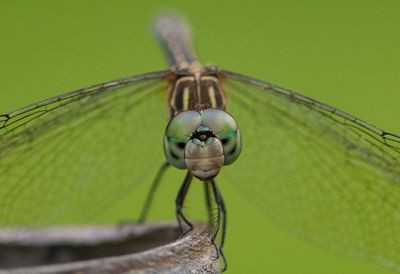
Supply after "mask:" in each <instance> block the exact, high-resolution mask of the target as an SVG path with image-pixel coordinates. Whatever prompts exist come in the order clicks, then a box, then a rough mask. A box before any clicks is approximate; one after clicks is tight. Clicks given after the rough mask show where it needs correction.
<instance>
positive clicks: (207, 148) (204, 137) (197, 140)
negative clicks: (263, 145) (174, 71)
mask: <svg viewBox="0 0 400 274" xmlns="http://www.w3.org/2000/svg"><path fill="white" fill-rule="evenodd" d="M241 147H242V146H241V136H240V132H239V128H238V126H237V124H236V121H235V120H234V119H233V117H232V116H231V115H229V114H228V113H226V112H225V111H222V110H219V109H205V110H202V111H194V110H187V111H183V112H181V113H179V114H178V115H176V116H175V117H174V118H173V119H172V120H171V121H170V122H169V124H168V126H167V129H166V131H165V136H164V152H165V156H166V157H167V160H168V162H169V163H170V164H171V165H173V166H175V167H177V168H180V169H186V168H187V169H188V170H189V171H190V172H191V173H192V174H193V175H194V176H195V177H197V178H199V179H200V180H209V179H211V178H214V177H215V176H216V175H217V174H218V172H219V170H220V168H221V167H222V166H223V165H229V164H231V163H233V162H234V161H235V160H236V159H237V158H238V157H239V154H240V152H241Z"/></svg>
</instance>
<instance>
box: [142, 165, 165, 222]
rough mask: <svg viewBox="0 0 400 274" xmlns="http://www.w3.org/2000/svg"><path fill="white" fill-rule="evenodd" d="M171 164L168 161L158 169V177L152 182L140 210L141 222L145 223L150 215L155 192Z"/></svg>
mask: <svg viewBox="0 0 400 274" xmlns="http://www.w3.org/2000/svg"><path fill="white" fill-rule="evenodd" d="M170 166H171V165H170V164H169V163H168V162H165V163H163V164H162V166H161V167H160V168H159V169H158V171H157V174H156V177H154V179H153V182H152V184H151V187H150V190H149V192H148V193H147V197H146V200H145V202H144V204H143V208H142V211H141V212H140V216H139V219H138V222H139V223H144V222H145V221H146V219H147V215H148V213H149V210H150V206H151V204H152V202H153V199H154V194H155V193H156V191H157V188H158V186H159V185H160V182H161V178H162V176H163V175H164V172H165V171H166V170H167V168H168V167H170Z"/></svg>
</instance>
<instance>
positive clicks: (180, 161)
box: [164, 110, 201, 169]
mask: <svg viewBox="0 0 400 274" xmlns="http://www.w3.org/2000/svg"><path fill="white" fill-rule="evenodd" d="M200 124H201V117H200V113H199V112H197V111H193V110H188V111H184V112H181V113H179V114H178V115H176V116H175V117H174V118H173V119H172V120H171V121H170V122H169V123H168V125H167V128H166V130H165V135H164V154H165V157H166V158H167V160H168V162H169V163H170V164H171V165H173V166H174V167H176V168H180V169H185V168H186V164H185V146H186V143H187V141H188V140H189V139H190V137H191V136H192V134H193V132H194V131H195V130H196V128H197V127H198V126H200Z"/></svg>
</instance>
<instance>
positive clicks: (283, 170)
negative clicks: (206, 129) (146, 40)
mask: <svg viewBox="0 0 400 274" xmlns="http://www.w3.org/2000/svg"><path fill="white" fill-rule="evenodd" d="M224 73H225V74H226V76H227V77H226V78H227V81H226V85H225V89H226V92H227V95H228V100H229V101H228V111H229V112H230V113H231V114H232V115H233V116H234V117H235V118H236V119H237V120H238V124H239V127H240V129H241V132H242V136H243V150H242V155H241V156H240V157H239V159H238V161H237V162H235V163H234V164H233V165H232V166H234V167H232V169H231V170H230V168H226V169H225V170H224V171H222V173H223V174H222V176H223V177H225V180H227V181H229V183H230V182H232V184H233V185H235V186H236V187H237V188H239V190H240V193H243V194H244V195H245V196H246V197H247V198H248V199H247V200H248V201H249V202H251V203H254V205H255V206H256V207H257V208H258V209H259V210H260V211H261V212H262V213H264V214H265V215H266V216H268V217H270V218H272V219H273V220H274V221H276V222H277V223H278V224H280V225H281V226H283V227H285V228H286V229H288V230H290V231H291V232H293V233H295V234H297V235H299V236H301V237H303V238H306V239H308V240H310V241H312V242H314V243H318V244H320V245H322V246H324V247H326V248H328V249H331V250H334V251H339V252H340V253H342V254H343V253H344V254H347V255H351V256H356V257H359V258H362V259H367V260H369V261H374V262H376V263H379V264H382V265H385V266H388V267H391V268H394V269H397V270H399V269H400V233H399V232H400V208H399V205H400V137H399V136H397V135H395V134H391V133H388V132H385V131H384V130H382V129H379V128H376V127H374V126H372V125H370V124H369V123H367V122H365V121H362V120H360V119H358V118H356V117H353V116H351V115H349V114H347V113H345V112H342V111H340V110H337V109H335V108H332V107H330V106H328V105H325V104H322V103H320V102H318V101H315V100H313V99H311V98H308V97H305V96H302V95H300V94H297V93H295V92H292V91H289V90H286V89H283V88H280V87H278V86H275V85H271V84H268V83H265V82H262V81H259V80H256V79H252V78H249V77H246V76H243V75H240V74H236V73H233V72H228V71H225V72H224Z"/></svg>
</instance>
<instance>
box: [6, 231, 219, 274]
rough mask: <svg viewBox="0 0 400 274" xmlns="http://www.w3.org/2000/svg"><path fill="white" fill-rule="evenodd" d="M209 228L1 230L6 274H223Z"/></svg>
mask: <svg viewBox="0 0 400 274" xmlns="http://www.w3.org/2000/svg"><path fill="white" fill-rule="evenodd" d="M216 256H217V254H216V250H215V248H214V246H213V245H212V244H211V241H210V238H209V235H208V233H207V226H206V225H204V224H197V225H195V229H194V230H193V231H192V232H190V233H188V235H187V236H185V237H184V238H182V239H178V229H177V226H176V224H175V223H158V224H143V225H138V224H125V225H121V226H91V227H54V228H46V229H44V228H41V229H25V230H15V229H0V269H2V270H0V274H5V273H7V274H21V273H29V274H39V273H40V274H44V273H46V274H50V273H79V274H83V273H146V274H147V273H219V269H220V267H219V260H215V258H216Z"/></svg>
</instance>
